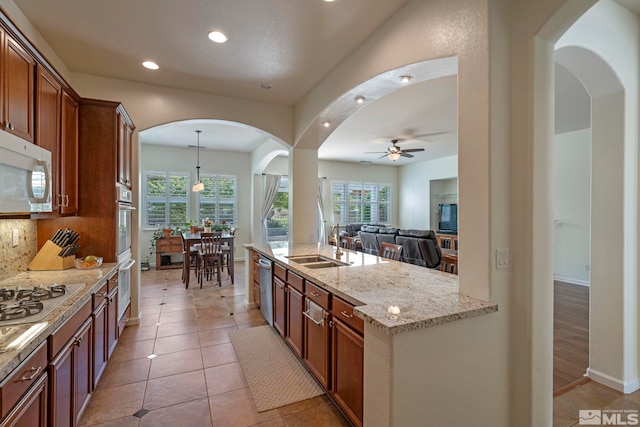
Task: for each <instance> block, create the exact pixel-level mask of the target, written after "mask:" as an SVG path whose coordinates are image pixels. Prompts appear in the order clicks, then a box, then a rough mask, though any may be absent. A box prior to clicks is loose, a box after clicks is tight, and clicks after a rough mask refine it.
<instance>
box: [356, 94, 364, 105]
mask: <svg viewBox="0 0 640 427" xmlns="http://www.w3.org/2000/svg"><path fill="white" fill-rule="evenodd" d="M354 99H355V101H356V102H357V103H358V104H362V103H363V102H364V101H365V99H367V98H365V97H364V96H360V95H358V96H356V97H355V98H354Z"/></svg>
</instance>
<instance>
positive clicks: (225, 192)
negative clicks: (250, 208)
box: [197, 175, 238, 225]
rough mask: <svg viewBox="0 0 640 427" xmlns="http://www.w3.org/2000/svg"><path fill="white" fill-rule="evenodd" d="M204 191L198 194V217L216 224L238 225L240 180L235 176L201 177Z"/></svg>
mask: <svg viewBox="0 0 640 427" xmlns="http://www.w3.org/2000/svg"><path fill="white" fill-rule="evenodd" d="M200 179H201V181H202V183H203V184H204V190H203V191H201V192H199V193H198V208H197V210H198V215H199V218H200V219H204V218H209V219H210V220H211V221H213V222H215V223H218V224H220V223H222V221H225V222H226V223H227V225H232V224H237V219H238V212H237V210H238V209H237V204H238V201H237V193H238V178H237V176H235V175H200Z"/></svg>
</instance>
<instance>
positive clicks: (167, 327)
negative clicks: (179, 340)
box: [157, 320, 198, 338]
mask: <svg viewBox="0 0 640 427" xmlns="http://www.w3.org/2000/svg"><path fill="white" fill-rule="evenodd" d="M195 332H198V324H197V323H196V321H195V320H186V321H184V322H176V323H163V324H161V325H160V326H158V335H157V337H158V338H164V337H170V336H172V335H181V334H191V333H195Z"/></svg>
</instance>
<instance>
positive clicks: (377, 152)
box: [364, 151, 386, 154]
mask: <svg viewBox="0 0 640 427" xmlns="http://www.w3.org/2000/svg"><path fill="white" fill-rule="evenodd" d="M382 153H386V151H365V152H364V154H382Z"/></svg>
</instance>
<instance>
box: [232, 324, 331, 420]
mask: <svg viewBox="0 0 640 427" xmlns="http://www.w3.org/2000/svg"><path fill="white" fill-rule="evenodd" d="M229 338H230V339H231V343H232V344H233V348H234V350H235V351H236V356H237V358H238V362H240V366H241V367H242V371H243V372H244V376H245V378H246V379H247V383H248V384H249V390H250V391H251V395H252V396H253V400H254V402H255V404H256V408H257V410H258V412H263V411H268V410H270V409H274V408H279V407H281V406H285V405H289V404H291V403H295V402H299V401H301V400H305V399H310V398H312V397H316V396H320V395H321V394H323V393H324V391H323V390H322V388H321V387H320V386H319V385H318V383H316V381H315V379H314V378H313V377H312V376H311V374H309V372H307V370H306V369H305V367H304V366H303V365H302V363H301V362H300V360H299V359H298V358H297V357H296V356H295V355H294V354H293V353H292V352H291V350H289V347H287V345H286V344H285V342H284V341H283V340H282V338H280V336H279V335H278V334H277V333H276V331H274V330H273V329H272V328H271V327H270V326H268V325H267V326H258V327H256V328H249V329H239V330H237V331H231V332H229Z"/></svg>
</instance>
